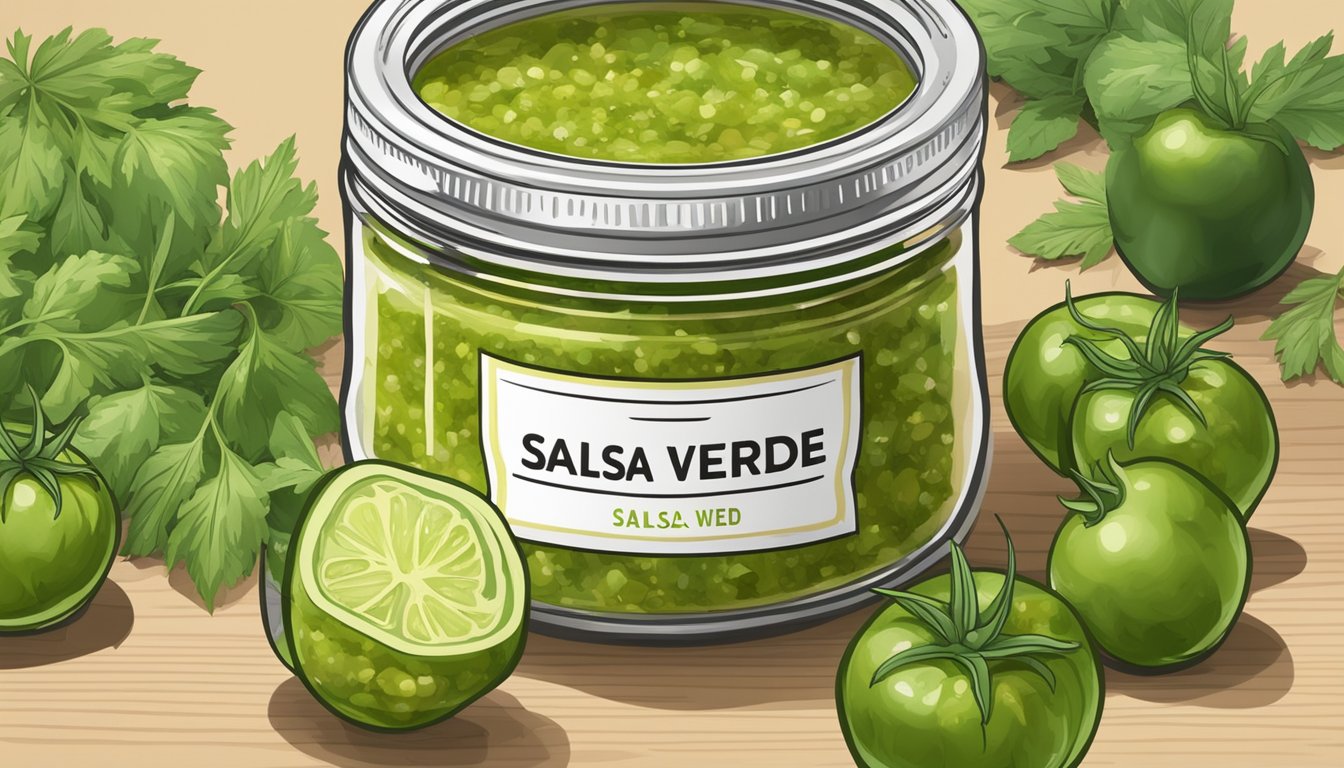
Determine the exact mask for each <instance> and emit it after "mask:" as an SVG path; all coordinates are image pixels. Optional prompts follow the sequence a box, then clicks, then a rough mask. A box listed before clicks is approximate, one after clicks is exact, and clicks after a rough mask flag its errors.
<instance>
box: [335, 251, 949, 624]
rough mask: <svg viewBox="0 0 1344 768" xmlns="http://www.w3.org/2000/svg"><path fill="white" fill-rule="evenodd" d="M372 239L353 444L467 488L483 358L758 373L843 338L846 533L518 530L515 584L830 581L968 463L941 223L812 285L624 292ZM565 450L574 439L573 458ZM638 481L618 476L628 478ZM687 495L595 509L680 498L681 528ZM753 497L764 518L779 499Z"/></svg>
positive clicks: (568, 595)
mask: <svg viewBox="0 0 1344 768" xmlns="http://www.w3.org/2000/svg"><path fill="white" fill-rule="evenodd" d="M391 242H392V239H391V236H390V235H386V234H384V233H380V232H378V231H376V230H373V229H369V230H365V233H364V238H363V242H362V246H363V250H364V253H363V256H362V258H364V259H365V260H366V261H365V265H366V266H365V273H364V274H365V283H364V285H362V286H357V287H356V290H363V291H365V292H366V293H365V296H366V297H367V298H366V301H367V306H369V308H370V310H371V312H370V315H369V317H368V324H367V325H366V326H365V327H364V330H363V332H364V333H365V338H364V342H363V346H364V348H365V349H366V350H367V353H366V359H367V363H366V365H368V369H367V373H368V375H366V376H365V377H364V379H363V386H364V387H365V391H364V394H363V395H362V398H363V399H364V401H365V402H368V403H371V404H372V407H371V412H370V416H369V422H370V423H369V426H368V431H367V432H366V433H365V434H366V435H367V439H368V444H367V449H368V450H369V453H370V454H371V455H375V456H378V457H380V458H383V459H386V460H389V461H395V462H401V463H405V464H410V465H413V466H417V467H421V468H423V469H426V470H428V471H431V472H435V473H437V474H441V475H443V476H445V477H450V478H453V479H455V480H459V481H462V482H464V483H467V484H468V485H471V486H472V487H475V488H477V489H479V490H482V491H484V490H485V489H486V488H487V487H488V486H489V485H490V477H489V474H488V471H487V466H486V457H485V456H484V455H483V452H482V431H483V430H485V429H487V428H488V427H487V425H485V424H483V423H482V406H481V396H482V389H483V384H482V381H481V379H482V366H481V364H480V358H481V356H483V355H485V356H492V357H498V358H503V359H507V360H513V361H518V362H520V363H522V364H525V365H528V366H535V367H537V368H542V369H552V370H564V371H578V372H582V375H585V376H594V377H620V378H630V379H648V380H651V381H657V380H685V379H728V378H733V377H743V376H752V375H758V374H770V373H774V372H777V371H787V370H792V369H800V368H809V367H812V366H816V365H818V363H819V362H822V361H827V360H840V359H845V358H851V357H853V356H855V355H862V358H863V375H862V417H861V432H860V434H861V443H860V445H859V446H858V448H859V451H858V463H857V464H856V465H855V466H854V471H853V483H854V500H855V507H856V510H855V511H856V519H857V521H858V522H857V526H856V528H855V529H854V530H853V532H852V533H849V534H848V535H844V536H839V537H835V538H832V539H830V540H827V541H820V542H817V543H811V544H807V545H804V546H798V547H793V548H789V549H784V550H780V549H774V550H771V551H750V552H733V553H726V554H713V553H709V554H697V555H694V556H689V555H690V554H691V553H694V552H696V547H697V545H696V544H694V543H690V544H682V545H681V547H682V549H681V554H679V555H674V556H660V555H658V554H628V553H621V552H619V551H616V552H599V551H592V549H591V548H587V547H584V548H568V547H563V546H556V545H553V544H542V543H536V542H528V541H524V543H523V550H524V552H525V554H526V556H527V566H528V570H529V573H530V575H531V581H532V598H533V599H534V600H538V601H541V602H544V603H549V604H551V605H558V606H567V607H571V608H576V609H582V610H590V611H604V612H615V613H680V612H688V611H690V612H696V611H713V610H721V609H724V608H729V607H731V608H741V607H745V606H751V605H762V604H769V603H774V602H778V601H781V600H786V599H790V598H796V597H801V596H805V595H808V594H813V593H816V592H819V591H822V590H824V589H826V588H828V587H835V586H839V585H842V584H847V583H849V582H852V581H854V580H855V579H856V578H859V577H861V576H863V575H865V574H868V573H872V572H874V571H876V570H879V569H881V568H882V567H885V566H888V565H889V564H890V563H892V562H895V561H898V560H900V559H901V558H902V557H905V556H906V555H908V554H909V553H911V552H914V551H915V550H917V549H918V548H919V547H921V546H923V545H924V544H926V543H927V542H929V541H930V540H931V539H932V538H933V537H934V536H935V535H936V534H937V533H938V531H939V530H941V529H942V528H943V527H944V526H945V525H946V524H947V521H948V519H949V518H950V517H951V516H952V515H953V513H954V512H955V511H956V502H957V500H958V498H957V497H958V491H959V490H960V489H961V487H962V486H963V485H964V483H965V482H966V480H965V477H966V473H967V472H968V471H970V470H969V468H968V467H966V466H963V465H962V464H963V462H962V461H960V460H959V457H960V456H961V454H962V449H961V448H960V447H959V446H958V444H957V442H956V441H957V440H958V439H963V440H969V439H971V438H970V437H969V436H962V435H959V432H958V425H959V424H965V423H966V422H965V419H966V417H965V415H964V411H963V410H962V409H964V408H965V407H966V401H967V400H969V399H970V398H971V397H972V395H971V392H970V390H969V388H968V384H967V383H966V382H965V381H964V380H963V379H960V378H959V377H958V376H957V374H956V370H957V366H958V365H963V366H964V365H966V364H967V363H966V360H965V355H966V354H967V352H966V343H967V339H965V338H963V337H961V334H960V332H959V327H958V326H959V323H958V317H957V313H958V278H957V275H958V273H957V271H956V270H955V269H950V268H949V266H950V265H951V264H953V263H954V262H953V256H954V254H955V253H956V251H957V249H958V247H959V246H960V244H961V242H962V239H961V236H960V234H958V233H952V235H951V236H950V237H949V238H948V239H947V240H946V241H944V242H943V243H941V244H939V245H938V246H937V247H934V248H932V249H930V250H929V251H927V252H925V253H924V254H922V255H920V256H918V257H916V258H914V259H913V260H911V261H910V262H908V263H906V264H905V265H903V266H902V267H900V268H898V269H895V270H891V271H888V272H886V273H884V274H882V275H880V276H878V277H875V278H869V279H867V280H865V281H861V282H859V283H857V284H854V285H850V286H848V287H846V288H844V289H841V290H836V291H834V292H829V293H827V294H825V295H821V296H813V297H804V296H794V297H793V298H792V300H791V301H780V300H778V299H770V300H754V301H731V300H730V301H723V300H719V301H712V300H705V301H703V302H667V303H650V304H642V305H636V306H633V307H632V306H630V305H629V304H628V303H621V302H617V301H596V300H589V299H567V298H565V297H562V296H556V295H554V294H550V295H548V294H546V293H544V292H536V291H526V292H524V291H512V290H511V291H509V292H508V293H507V294H506V293H502V292H498V291H497V290H495V289H494V288H493V287H486V286H483V285H481V284H479V283H477V282H475V281H473V280H469V279H466V278H462V277H459V276H457V275H454V274H453V273H450V272H447V271H445V270H440V269H436V268H434V267H432V266H427V265H417V264H414V263H411V262H409V261H407V260H406V259H405V258H404V257H402V256H400V255H398V254H397V253H396V252H395V251H394V250H393V248H391V247H389V246H390V244H391ZM402 247H403V248H404V247H405V246H404V245H403V246H402ZM427 372H428V375H427ZM959 390H960V391H959ZM542 427H543V425H540V424H538V425H537V429H538V430H540V429H542ZM800 442H801V441H800ZM578 455H579V454H578V451H577V450H575V451H574V452H573V456H574V463H575V464H576V465H577V464H578V463H579V458H578ZM725 466H727V465H725ZM557 479H560V478H557ZM565 482H569V480H568V479H565ZM585 482H587V483H593V482H596V481H592V480H587V481H585ZM642 487H643V485H642V484H641V483H632V484H631V490H632V491H633V490H639V489H640V488H642ZM790 490H792V489H790ZM496 501H497V502H498V499H496ZM697 501H698V500H697V499H684V500H672V501H671V502H669V501H668V500H661V499H644V500H641V499H638V498H634V497H626V498H621V497H612V499H611V502H610V506H609V507H607V508H605V510H604V512H605V514H604V515H603V516H602V519H603V522H604V523H605V522H606V521H607V520H610V519H611V515H612V513H613V512H614V511H615V509H616V508H618V507H619V508H621V509H622V510H627V514H626V517H625V520H624V523H625V524H624V525H622V526H621V527H614V522H613V523H611V525H612V526H613V527H611V529H610V532H611V533H613V534H622V535H630V534H635V533H640V534H655V535H656V534H657V533H677V532H678V531H677V530H676V529H671V530H668V531H664V530H661V529H659V526H660V525H662V520H661V519H660V515H659V513H660V512H663V511H665V510H667V511H669V512H670V511H672V510H681V512H682V518H683V519H684V520H685V521H687V522H686V524H687V525H692V526H694V525H697V524H698V521H697V515H696V511H697V510H698V509H699V507H697V506H696V504H697ZM701 506H703V505H701ZM501 507H504V508H505V511H506V514H509V515H510V522H511V523H513V524H514V528H515V533H518V531H519V529H518V526H517V521H516V520H515V519H514V518H513V514H512V513H510V512H509V509H511V508H514V507H512V506H511V505H510V503H509V502H505V503H504V504H501ZM631 507H634V508H635V511H636V515H635V523H636V524H637V525H638V526H640V527H641V528H642V527H644V526H645V525H646V520H647V521H648V522H651V523H652V527H653V528H654V529H655V531H649V530H647V529H644V530H641V531H632V530H631V527H630V525H629V523H630V518H629V514H628V510H629V509H630V508H631ZM645 512H648V513H649V514H648V515H646V514H644V513H645ZM715 512H716V513H717V510H715ZM759 513H760V514H765V515H766V516H769V517H778V516H781V515H783V514H784V510H783V509H779V508H776V509H764V510H760V511H759ZM713 522H714V523H715V524H716V525H717V524H718V523H719V522H724V523H727V524H732V523H733V522H734V520H733V518H732V511H730V510H725V511H724V512H723V513H722V515H718V514H715V515H714V520H713ZM670 524H671V522H670V520H669V522H668V525H670ZM524 538H526V537H524ZM624 545H625V543H624V542H613V543H612V544H611V545H609V546H611V547H613V548H619V547H622V546H624Z"/></svg>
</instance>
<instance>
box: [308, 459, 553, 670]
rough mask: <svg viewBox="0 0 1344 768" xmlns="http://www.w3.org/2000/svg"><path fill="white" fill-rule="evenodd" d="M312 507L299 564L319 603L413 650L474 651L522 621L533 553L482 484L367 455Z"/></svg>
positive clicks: (414, 652) (381, 639) (370, 632)
mask: <svg viewBox="0 0 1344 768" xmlns="http://www.w3.org/2000/svg"><path fill="white" fill-rule="evenodd" d="M310 506H311V509H310V512H309V517H308V519H307V520H306V521H305V522H304V528H306V529H308V530H306V531H305V532H304V533H305V535H302V536H300V537H299V543H298V548H297V551H296V552H295V553H293V555H294V558H295V561H294V563H293V568H294V573H295V576H297V577H298V579H299V581H300V582H301V583H302V586H303V589H304V592H305V593H307V596H308V598H309V599H310V600H311V601H312V603H313V604H314V606H315V607H317V608H318V609H320V610H322V611H324V612H326V613H328V614H329V615H331V616H332V617H334V618H336V619H337V620H339V621H340V622H342V623H344V624H346V625H348V626H350V627H352V628H355V629H357V630H358V631H359V632H360V633H362V634H365V635H367V636H368V637H369V638H370V639H372V640H375V641H377V642H379V643H382V644H385V645H387V646H388V647H389V648H392V649H394V650H396V651H398V652H401V653H405V654H410V655H420V656H429V657H434V656H443V655H446V654H452V655H466V654H472V653H476V652H480V651H485V650H488V649H490V648H493V647H495V646H497V645H498V644H499V643H500V642H501V640H502V639H504V638H508V637H510V636H512V635H514V634H516V633H517V632H518V631H519V629H520V627H521V624H522V621H523V618H524V615H525V613H526V611H525V604H526V599H527V598H526V595H525V594H520V590H521V591H522V592H525V589H524V588H523V585H525V584H526V574H525V573H524V571H523V563H522V559H521V557H520V556H519V554H518V550H517V547H516V545H515V544H514V543H513V541H512V537H511V536H510V534H509V531H508V529H507V527H506V525H505V523H504V521H503V519H502V518H501V517H500V515H499V514H498V513H497V512H496V511H495V510H494V509H493V508H491V507H490V506H489V505H488V503H486V502H485V501H484V500H483V499H480V497H478V496H476V495H475V494H470V493H469V492H467V491H465V490H464V489H462V488H460V487H459V486H456V485H453V484H451V483H447V482H445V481H442V480H437V479H434V478H430V477H426V476H424V475H422V474H419V473H413V472H411V471H409V470H403V469H400V468H396V467H390V466H387V465H362V466H359V467H351V468H349V469H348V470H347V471H345V472H342V473H341V474H340V475H339V476H337V477H335V478H333V479H332V481H331V482H330V483H329V484H328V485H327V486H326V487H324V488H323V489H322V490H321V491H320V492H319V497H318V498H316V499H315V500H314V502H313V503H312V504H311V505H310Z"/></svg>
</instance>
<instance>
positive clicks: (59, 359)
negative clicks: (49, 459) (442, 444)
mask: <svg viewBox="0 0 1344 768" xmlns="http://www.w3.org/2000/svg"><path fill="white" fill-rule="evenodd" d="M155 45H156V41H153V40H146V39H139V38H137V39H131V40H126V41H123V42H121V43H118V44H114V43H113V41H112V38H111V37H110V36H109V35H108V34H107V33H106V32H104V31H102V30H88V31H85V32H82V33H79V34H75V33H73V32H72V31H71V30H68V29H67V30H65V31H64V32H61V33H60V34H57V35H55V36H54V37H51V38H49V39H47V40H45V41H42V42H41V43H39V44H37V45H34V41H33V39H32V38H31V37H30V36H28V35H25V34H23V33H22V32H19V33H16V34H15V35H14V37H13V38H12V39H11V40H9V41H8V54H9V55H8V57H7V58H6V57H4V56H0V417H6V416H9V417H15V416H18V415H19V414H17V412H16V410H15V409H16V408H17V399H16V397H15V396H14V395H15V393H16V392H18V391H20V390H21V389H22V388H23V387H25V386H33V387H36V388H37V389H39V390H40V391H42V392H43V394H42V407H43V408H44V409H45V410H46V412H47V413H49V414H50V415H51V416H52V417H53V418H55V419H57V420H64V419H66V418H67V417H68V416H69V415H70V414H71V413H72V412H73V411H74V410H75V408H76V406H77V405H78V404H80V403H82V402H85V401H86V400H87V401H88V403H89V405H88V414H87V418H86V419H84V421H83V422H82V423H81V424H80V425H79V426H78V428H77V429H76V431H75V432H74V445H75V446H76V447H77V448H79V449H80V450H81V451H82V452H83V453H84V454H85V455H87V456H88V457H89V458H90V460H91V461H93V462H94V464H95V465H96V466H97V467H98V468H99V469H100V470H101V471H102V473H103V475H104V476H105V477H106V478H107V481H108V483H109V485H110V486H111V487H112V489H113V491H114V493H115V494H116V496H117V498H118V499H119V500H121V501H122V502H123V503H124V504H125V505H126V513H127V515H128V516H129V517H130V521H131V522H130V532H129V535H128V536H127V539H126V542H125V545H124V548H123V551H124V553H125V554H129V555H151V554H156V553H163V554H164V555H165V559H166V560H167V562H168V564H169V565H170V566H172V565H175V564H178V563H185V564H186V567H187V571H188V573H189V574H190V575H191V578H192V579H193V581H194V582H195V583H196V586H197V588H198V589H199V590H200V592H201V595H202V596H203V597H204V599H205V602H206V604H207V606H210V605H213V600H214V596H215V594H216V593H217V592H218V590H219V589H220V587H221V586H223V585H225V584H229V583H233V582H235V581H237V580H238V579H240V578H242V577H243V576H245V575H247V574H248V573H250V572H251V571H252V569H253V567H254V565H255V562H256V558H257V553H258V551H259V549H260V547H261V545H262V543H263V542H264V541H267V540H268V539H273V538H279V537H283V536H286V535H288V531H289V527H288V524H287V520H289V519H291V518H292V516H293V508H294V506H295V501H294V497H295V496H296V494H295V493H294V491H293V489H294V488H295V487H298V486H299V485H300V484H301V483H302V482H306V479H305V478H303V477H300V476H299V475H298V474H296V473H295V472H294V471H293V470H294V469H295V467H294V466H293V465H292V464H291V462H300V463H302V464H304V465H305V466H310V465H311V464H313V463H314V457H313V454H312V439H311V438H312V437H313V436H318V435H324V434H327V433H330V432H332V431H333V430H335V428H336V426H337V421H338V419H337V408H336V403H335V400H334V399H333V397H332V395H331V392H330V389H329V388H328V386H327V384H326V382H324V381H323V379H322V377H321V376H320V375H319V373H318V371H317V370H316V367H315V362H314V360H313V359H312V358H311V357H310V356H309V355H308V353H307V352H306V350H308V349H310V348H312V347H313V346H314V345H317V344H319V343H321V342H323V341H325V340H327V339H328V338H330V337H331V336H334V335H336V334H337V333H339V330H340V311H341V281H342V275H341V268H340V262H339V259H338V258H337V256H336V253H335V251H334V250H333V249H332V248H331V246H330V245H328V244H327V243H326V240H325V236H326V233H324V232H323V231H322V230H321V229H320V228H319V227H318V226H317V222H316V220H315V219H314V218H313V216H312V213H313V209H314V206H315V205H316V202H317V192H316V190H315V188H314V187H313V186H312V185H304V184H303V183H302V182H300V181H299V180H298V179H297V178H296V177H295V172H296V170H297V158H296V155H295V148H294V141H293V139H289V140H286V141H284V142H282V143H281V144H280V146H279V147H278V148H277V149H276V151H275V152H274V153H273V154H271V156H270V157H268V158H266V159H264V160H262V161H258V162H253V163H251V164H250V165H248V166H247V167H245V168H243V169H242V170H240V171H238V172H236V173H234V174H232V176H230V174H229V170H228V164H227V163H226V161H225V159H224V150H225V149H226V148H227V147H228V145H229V140H228V133H229V131H230V130H231V128H230V126H229V125H228V124H227V123H225V122H224V121H223V120H221V119H220V118H219V117H217V116H216V115H215V114H214V112H213V111H212V110H209V109H205V108H203V107H199V106H195V105H192V104H189V103H187V102H186V99H187V97H188V92H189V90H190V88H191V86H192V84H193V82H194V81H195V79H196V76H197V75H198V74H199V70H196V69H194V68H192V67H189V66H187V65H186V64H184V63H182V62H181V61H179V60H178V59H176V58H174V57H172V56H169V55H167V54H163V53H159V52H156V51H155V50H154V49H155ZM221 188H223V190H224V191H225V197H226V199H227V210H225V209H222V208H221V206H220V204H219V199H220V190H221ZM320 466H321V465H320V462H317V467H318V468H319V469H320Z"/></svg>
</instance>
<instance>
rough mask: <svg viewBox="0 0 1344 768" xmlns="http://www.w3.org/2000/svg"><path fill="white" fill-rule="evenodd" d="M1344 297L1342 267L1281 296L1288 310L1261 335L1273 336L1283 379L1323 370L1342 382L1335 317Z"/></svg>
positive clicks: (1343, 352) (1342, 354)
mask: <svg viewBox="0 0 1344 768" xmlns="http://www.w3.org/2000/svg"><path fill="white" fill-rule="evenodd" d="M1342 300H1344V269H1342V270H1340V271H1339V273H1338V274H1334V275H1323V276H1321V277H1313V278H1308V279H1306V280H1303V281H1302V282H1301V283H1299V284H1298V285H1297V287H1296V288H1294V289H1293V290H1291V291H1289V292H1288V295H1287V296H1284V297H1283V304H1284V305H1285V306H1287V307H1289V309H1287V310H1286V311H1284V313H1283V314H1282V315H1279V316H1278V317H1276V318H1274V321H1273V322H1271V323H1270V324H1269V328H1267V329H1266V330H1265V335H1264V338H1266V339H1273V340H1274V342H1275V344H1274V352H1275V353H1276V354H1277V355H1278V357H1279V366H1280V368H1281V369H1282V371H1283V380H1284V381H1288V380H1290V379H1295V378H1297V377H1299V376H1307V375H1309V374H1311V373H1315V371H1316V369H1317V368H1321V369H1323V370H1324V371H1325V374H1326V375H1327V376H1329V377H1330V379H1331V380H1332V381H1334V382H1335V383H1336V384H1344V348H1341V347H1340V345H1339V336H1338V334H1337V333H1336V332H1335V318H1336V313H1337V311H1338V308H1339V306H1340V303H1341V301H1342Z"/></svg>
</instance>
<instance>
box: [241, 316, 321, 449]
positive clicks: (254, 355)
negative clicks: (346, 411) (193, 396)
mask: <svg viewBox="0 0 1344 768" xmlns="http://www.w3.org/2000/svg"><path fill="white" fill-rule="evenodd" d="M216 397H217V398H218V404H217V406H218V415H219V425H220V427H221V428H222V429H223V431H224V433H225V434H226V435H228V436H229V439H230V440H231V441H233V442H234V443H235V444H236V445H238V446H239V447H240V448H241V449H242V451H243V453H244V455H246V456H249V457H254V456H258V455H261V454H262V453H263V452H264V451H265V449H266V448H267V445H268V436H269V435H270V432H271V425H273V424H274V423H275V420H276V419H277V418H278V417H279V415H280V413H281V411H285V410H287V411H289V412H290V413H292V414H293V415H294V416H296V417H298V419H299V420H300V421H301V422H302V423H303V425H304V428H305V429H306V430H307V431H308V433H309V434H314V435H323V434H326V433H328V432H332V431H334V430H335V429H336V427H337V426H338V419H337V412H336V401H335V398H333V397H332V394H331V389H330V388H329V387H328V386H327V383H326V382H325V381H324V380H323V379H322V377H321V376H320V375H319V374H318V372H317V370H316V369H315V368H314V366H313V363H312V361H311V360H309V359H307V358H305V357H302V356H300V355H297V354H295V353H293V352H290V351H288V350H286V349H285V348H284V347H282V346H281V345H280V344H278V343H277V342H276V341H275V340H273V339H272V338H271V337H270V336H269V335H268V334H267V333H265V332H263V331H262V330H261V329H260V328H259V327H258V325H257V323H256V320H255V317H254V318H253V322H252V329H251V334H250V335H249V336H248V338H247V340H246V341H244V342H243V344H242V347H241V348H240V349H239V352H238V357H237V358H235V359H234V361H233V362H232V363H231V364H230V365H229V367H228V368H227V369H226V370H225V371H224V374H223V376H222V377H221V378H220V382H219V390H218V392H217V394H216Z"/></svg>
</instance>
